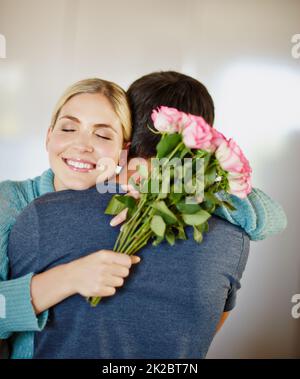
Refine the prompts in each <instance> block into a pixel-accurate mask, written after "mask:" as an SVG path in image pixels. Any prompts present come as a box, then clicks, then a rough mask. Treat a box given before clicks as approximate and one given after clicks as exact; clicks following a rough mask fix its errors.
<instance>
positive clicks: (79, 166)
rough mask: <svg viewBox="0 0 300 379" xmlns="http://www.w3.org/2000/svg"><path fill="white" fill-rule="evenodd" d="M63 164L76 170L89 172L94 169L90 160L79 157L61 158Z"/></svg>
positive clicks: (94, 166)
mask: <svg viewBox="0 0 300 379" xmlns="http://www.w3.org/2000/svg"><path fill="white" fill-rule="evenodd" d="M62 159H63V161H64V162H65V164H66V165H67V166H68V167H69V169H70V170H72V171H76V172H91V171H93V170H95V168H96V165H95V164H94V163H92V162H88V161H85V160H81V159H68V158H62Z"/></svg>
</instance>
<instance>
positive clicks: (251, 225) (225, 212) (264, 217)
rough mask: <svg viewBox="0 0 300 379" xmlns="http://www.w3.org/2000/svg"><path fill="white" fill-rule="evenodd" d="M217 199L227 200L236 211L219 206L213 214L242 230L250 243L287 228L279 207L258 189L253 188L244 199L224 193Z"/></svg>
mask: <svg viewBox="0 0 300 379" xmlns="http://www.w3.org/2000/svg"><path fill="white" fill-rule="evenodd" d="M218 197H219V198H220V199H222V200H229V201H230V202H231V203H232V205H233V206H234V207H235V208H236V210H235V211H230V210H229V209H228V208H226V207H225V206H220V207H218V208H217V209H216V211H215V212H214V214H215V215H217V216H219V217H222V218H224V219H225V220H227V221H229V222H230V223H232V224H235V225H238V226H240V227H241V228H243V229H244V230H245V232H246V233H247V234H248V235H249V238H250V239H251V240H252V241H256V240H263V239H265V238H267V237H268V236H271V235H274V234H277V233H280V232H282V231H283V230H284V229H285V228H286V226H287V217H286V214H285V212H284V210H283V208H282V207H281V205H280V204H279V203H277V202H276V201H275V200H273V199H272V198H271V197H269V196H268V195H267V194H265V193H264V192H263V191H261V190H260V189H258V188H253V189H252V191H251V193H250V194H249V195H248V196H247V198H245V199H240V198H238V197H237V196H234V195H229V194H226V193H222V194H221V193H219V194H218Z"/></svg>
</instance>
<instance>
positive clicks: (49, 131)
mask: <svg viewBox="0 0 300 379" xmlns="http://www.w3.org/2000/svg"><path fill="white" fill-rule="evenodd" d="M51 133H52V128H51V126H49V128H48V131H47V136H46V150H47V152H48V145H49V139H50V134H51Z"/></svg>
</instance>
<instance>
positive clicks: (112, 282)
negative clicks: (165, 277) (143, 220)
mask: <svg viewBox="0 0 300 379" xmlns="http://www.w3.org/2000/svg"><path fill="white" fill-rule="evenodd" d="M139 261H140V258H139V257H137V256H129V255H127V254H120V253H116V252H114V251H111V250H100V251H97V252H96V253H93V254H90V255H88V256H86V257H83V258H80V259H77V260H75V261H73V262H71V263H69V267H68V270H69V277H70V281H71V283H72V288H73V291H74V292H75V293H79V294H80V295H82V296H85V297H93V296H95V297H98V296H99V297H103V296H112V295H114V294H115V293H116V288H115V287H121V286H122V285H123V284H124V278H125V277H127V276H128V275H129V269H130V267H131V265H132V264H135V263H138V262H139Z"/></svg>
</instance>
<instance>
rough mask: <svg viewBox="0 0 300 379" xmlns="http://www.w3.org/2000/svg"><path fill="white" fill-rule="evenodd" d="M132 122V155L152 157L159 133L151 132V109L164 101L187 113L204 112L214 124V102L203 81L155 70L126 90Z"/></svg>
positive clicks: (211, 123)
mask: <svg viewBox="0 0 300 379" xmlns="http://www.w3.org/2000/svg"><path fill="white" fill-rule="evenodd" d="M127 95H128V99H129V103H130V107H131V111H132V122H133V125H132V127H133V135H132V142H131V148H130V152H129V157H130V158H133V157H142V158H146V159H148V158H151V157H154V156H155V155H156V149H155V147H156V145H157V143H158V142H159V139H160V136H159V135H156V134H154V133H152V132H151V131H150V130H149V129H148V127H147V125H149V126H151V127H153V123H152V120H151V113H152V110H153V109H154V108H157V107H158V106H161V105H164V106H168V107H173V108H177V109H178V110H180V111H182V112H186V113H191V114H194V115H197V116H202V117H203V118H204V119H205V120H206V122H207V123H208V124H210V125H211V126H212V125H213V122H214V103H213V100H212V98H211V96H210V94H209V93H208V91H207V89H206V88H205V86H204V85H203V84H201V83H200V82H198V81H197V80H196V79H194V78H191V77H190V76H187V75H184V74H180V73H178V72H175V71H161V72H154V73H152V74H148V75H145V76H142V77H141V78H140V79H137V80H136V81H135V82H133V83H132V84H131V86H130V87H129V89H128V91H127Z"/></svg>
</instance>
